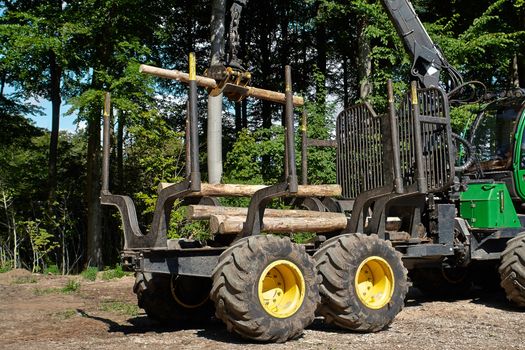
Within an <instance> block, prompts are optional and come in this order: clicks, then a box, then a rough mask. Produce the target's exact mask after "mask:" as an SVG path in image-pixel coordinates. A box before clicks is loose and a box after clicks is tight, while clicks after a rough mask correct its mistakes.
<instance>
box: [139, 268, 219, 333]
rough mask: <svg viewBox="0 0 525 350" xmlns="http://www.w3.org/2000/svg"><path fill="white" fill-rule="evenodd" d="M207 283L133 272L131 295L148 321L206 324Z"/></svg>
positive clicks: (209, 313) (208, 313)
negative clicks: (135, 295)
mask: <svg viewBox="0 0 525 350" xmlns="http://www.w3.org/2000/svg"><path fill="white" fill-rule="evenodd" d="M210 289H211V280H209V279H204V278H199V277H186V276H171V275H167V274H156V273H153V274H152V273H143V272H137V273H136V275H135V285H134V287H133V291H134V292H135V294H137V300H138V306H139V307H140V308H142V309H144V311H146V314H147V315H148V317H149V318H151V319H154V320H156V321H159V322H163V323H179V322H180V323H187V322H202V321H207V320H209V319H210V318H211V316H212V315H213V305H212V303H211V302H210V300H209V291H210Z"/></svg>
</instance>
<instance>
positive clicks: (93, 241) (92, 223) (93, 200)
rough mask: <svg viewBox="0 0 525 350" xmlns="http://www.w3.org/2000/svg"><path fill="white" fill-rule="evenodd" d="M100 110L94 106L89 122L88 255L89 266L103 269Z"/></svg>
mask: <svg viewBox="0 0 525 350" xmlns="http://www.w3.org/2000/svg"><path fill="white" fill-rule="evenodd" d="M100 119H101V117H100V109H99V108H98V107H97V106H92V111H91V115H90V118H89V120H88V159H87V205H88V227H87V254H86V260H87V263H88V265H90V266H96V267H98V268H102V267H103V259H102V242H101V241H102V231H101V227H102V211H101V206H100V200H99V197H100V189H101V185H100Z"/></svg>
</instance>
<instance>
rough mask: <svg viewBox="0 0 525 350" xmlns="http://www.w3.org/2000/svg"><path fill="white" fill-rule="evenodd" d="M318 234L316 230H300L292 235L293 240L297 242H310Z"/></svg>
mask: <svg viewBox="0 0 525 350" xmlns="http://www.w3.org/2000/svg"><path fill="white" fill-rule="evenodd" d="M316 236H317V234H316V233H314V232H298V233H294V234H292V235H291V237H290V238H291V240H292V241H293V242H295V243H299V244H305V243H310V242H311V241H312V240H313V239H314V238H315V237H316Z"/></svg>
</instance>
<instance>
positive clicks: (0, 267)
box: [0, 260, 13, 273]
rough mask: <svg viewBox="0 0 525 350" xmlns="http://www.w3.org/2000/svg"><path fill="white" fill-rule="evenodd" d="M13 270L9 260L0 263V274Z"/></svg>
mask: <svg viewBox="0 0 525 350" xmlns="http://www.w3.org/2000/svg"><path fill="white" fill-rule="evenodd" d="M12 269H13V262H12V261H11V260H6V261H5V262H1V263H0V273H5V272H9V271H11V270H12Z"/></svg>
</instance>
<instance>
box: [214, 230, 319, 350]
mask: <svg viewBox="0 0 525 350" xmlns="http://www.w3.org/2000/svg"><path fill="white" fill-rule="evenodd" d="M280 261H285V262H286V263H291V264H293V266H295V268H296V270H294V271H296V272H298V273H299V276H300V277H301V276H302V280H304V291H303V292H304V298H303V299H302V301H299V302H297V303H296V307H295V308H294V311H292V312H290V314H289V315H284V316H283V315H280V317H276V316H275V315H272V314H270V313H269V312H268V311H267V310H266V309H265V307H264V306H263V305H262V303H263V301H262V300H261V299H260V290H259V288H262V287H259V284H261V286H262V281H266V279H263V278H262V277H263V276H262V275H263V274H266V273H267V272H268V273H270V272H271V271H273V270H269V271H267V269H268V268H270V267H271V266H272V265H273V264H277V263H279V262H280ZM273 277H276V276H273ZM283 291H284V289H283ZM277 295H280V294H277ZM210 297H211V299H212V300H213V301H214V302H215V315H216V316H217V318H219V319H221V320H222V321H223V322H224V323H225V324H226V327H227V329H228V330H229V331H230V332H234V333H237V334H239V335H240V336H242V337H243V338H247V339H251V340H256V341H261V342H284V341H287V340H289V339H294V338H297V337H299V336H300V335H301V334H302V333H303V329H304V328H305V327H307V326H308V325H309V324H310V323H312V322H313V320H314V318H315V309H316V307H317V304H318V303H319V278H318V276H317V274H316V272H315V265H314V261H313V259H312V258H311V257H310V256H309V255H308V254H307V253H306V251H305V250H304V247H303V246H301V245H299V244H295V243H292V242H291V241H290V239H289V238H287V237H284V238H282V237H277V236H272V235H261V236H251V237H248V238H245V239H242V240H240V241H239V242H237V243H236V244H235V245H233V246H232V247H230V248H228V249H227V250H226V251H224V252H223V253H222V254H221V256H220V258H219V263H218V265H217V267H216V268H215V270H214V272H213V287H212V290H211V293H210ZM274 302H275V300H274Z"/></svg>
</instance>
